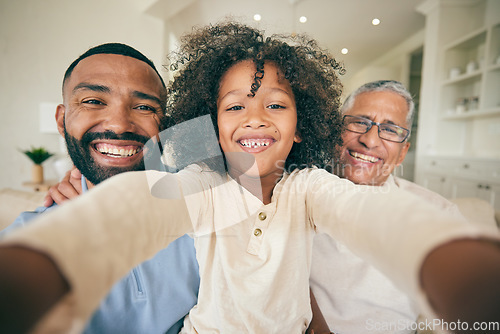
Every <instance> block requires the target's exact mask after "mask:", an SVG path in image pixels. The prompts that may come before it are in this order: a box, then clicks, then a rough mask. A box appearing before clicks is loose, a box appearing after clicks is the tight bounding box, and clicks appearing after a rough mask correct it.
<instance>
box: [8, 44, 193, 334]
mask: <svg viewBox="0 0 500 334" xmlns="http://www.w3.org/2000/svg"><path fill="white" fill-rule="evenodd" d="M165 104H166V89H165V84H164V82H163V80H162V78H161V77H160V75H159V73H158V71H157V70H156V68H155V66H154V64H153V63H152V62H151V61H150V60H149V59H148V58H146V57H145V56H144V55H143V54H142V53H140V52H139V51H137V50H135V49H133V48H131V47H129V46H127V45H124V44H118V43H109V44H103V45H99V46H96V47H94V48H91V49H89V50H88V51H87V52H85V53H84V54H82V55H81V56H80V57H79V58H78V59H76V60H75V61H74V62H73V63H72V64H71V65H70V66H69V68H68V69H67V71H66V73H65V75H64V80H63V104H60V105H58V107H57V111H56V121H57V125H58V129H59V132H60V133H61V135H63V136H64V138H65V140H66V145H67V148H68V153H69V155H70V157H71V159H72V161H73V164H74V165H75V167H76V168H77V169H78V171H79V172H81V174H82V177H81V187H82V189H83V190H84V191H86V190H87V189H90V188H92V187H93V186H94V185H97V184H99V183H100V182H103V181H104V180H106V179H108V178H109V177H111V176H113V175H116V174H119V173H122V172H126V171H137V170H144V159H143V157H144V155H145V154H147V152H146V151H147V149H146V148H145V144H146V142H147V141H148V140H149V139H150V138H153V137H156V136H157V134H158V132H159V130H161V124H162V119H163V118H164V111H165ZM55 207H56V205H53V206H51V207H50V208H46V207H41V208H38V209H37V210H36V211H34V212H24V213H22V214H21V215H20V216H19V217H18V219H16V221H15V222H14V223H13V224H12V225H11V226H9V227H8V228H7V229H5V230H4V231H2V234H3V233H8V231H10V230H12V229H15V228H18V227H19V226H22V225H24V224H26V223H28V222H29V221H30V220H31V219H33V218H35V217H36V216H37V215H39V214H40V213H43V212H45V211H46V210H51V209H53V208H55ZM89 210H91V208H89ZM137 223H138V224H140V221H139V222H137ZM198 287H199V274H198V263H197V261H196V257H195V250H194V244H193V240H192V239H191V238H190V237H188V236H187V235H185V236H183V237H181V238H179V239H177V240H176V241H175V242H174V243H172V244H171V245H170V246H169V247H168V248H166V249H164V250H162V251H161V252H159V253H158V254H157V255H156V256H155V257H154V258H152V259H151V260H149V261H146V262H143V263H141V264H140V265H139V266H137V267H136V268H134V269H133V270H132V271H131V272H129V274H128V275H127V276H126V277H124V278H123V279H122V280H121V281H120V282H118V283H117V284H115V285H114V287H113V289H112V290H111V292H110V293H109V295H108V296H107V297H106V298H105V299H104V300H103V301H102V302H101V305H100V307H99V309H97V311H96V312H95V313H94V314H93V316H92V318H91V319H90V321H89V322H88V323H87V324H86V326H85V329H84V331H83V332H84V333H131V334H132V333H133V334H136V333H177V332H179V330H180V328H181V327H182V324H183V319H184V316H185V315H186V314H187V313H188V312H189V310H190V309H191V308H192V307H193V305H195V304H196V301H197V294H198ZM56 311H57V312H64V310H56ZM58 325H60V326H64V324H58Z"/></svg>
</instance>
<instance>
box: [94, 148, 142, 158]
mask: <svg viewBox="0 0 500 334" xmlns="http://www.w3.org/2000/svg"><path fill="white" fill-rule="evenodd" d="M96 149H97V151H99V153H102V154H106V155H113V156H122V157H130V156H132V155H134V154H136V153H137V152H138V151H139V150H138V149H129V150H125V149H123V148H121V149H117V148H116V147H114V148H111V147H107V146H100V147H96Z"/></svg>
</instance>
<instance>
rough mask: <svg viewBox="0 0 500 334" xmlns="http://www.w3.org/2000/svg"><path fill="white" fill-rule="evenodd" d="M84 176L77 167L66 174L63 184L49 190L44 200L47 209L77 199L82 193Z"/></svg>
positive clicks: (60, 183)
mask: <svg viewBox="0 0 500 334" xmlns="http://www.w3.org/2000/svg"><path fill="white" fill-rule="evenodd" d="M81 178H82V174H81V173H80V171H79V170H78V169H76V168H75V167H74V168H73V169H72V170H71V171H68V172H67V173H66V175H65V176H64V177H63V179H62V180H61V182H59V183H58V184H56V185H54V186H52V187H50V188H49V191H48V192H47V195H45V198H44V200H43V205H44V206H45V207H49V206H51V205H52V204H53V203H54V202H55V203H57V204H61V203H63V202H65V201H67V200H69V199H72V198H75V197H77V196H78V195H80V194H81V193H82V182H81Z"/></svg>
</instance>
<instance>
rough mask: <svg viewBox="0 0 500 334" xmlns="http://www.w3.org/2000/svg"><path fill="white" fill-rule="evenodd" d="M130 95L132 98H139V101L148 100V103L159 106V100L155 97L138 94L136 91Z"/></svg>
mask: <svg viewBox="0 0 500 334" xmlns="http://www.w3.org/2000/svg"><path fill="white" fill-rule="evenodd" d="M132 95H133V96H134V97H137V98H139V99H144V100H150V101H153V102H156V103H158V104H159V105H161V100H160V98H158V97H157V96H154V95H151V94H147V93H143V92H139V91H137V90H134V91H133V92H132Z"/></svg>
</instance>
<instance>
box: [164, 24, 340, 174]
mask: <svg viewBox="0 0 500 334" xmlns="http://www.w3.org/2000/svg"><path fill="white" fill-rule="evenodd" d="M168 60H169V64H170V70H171V71H177V73H176V76H175V79H174V81H173V82H172V83H171V85H170V86H169V88H168V98H167V99H168V100H167V114H168V115H169V116H170V117H168V119H169V120H168V122H169V124H167V126H168V125H172V124H178V123H180V122H183V121H186V120H189V119H192V118H195V117H199V116H203V115H207V114H210V115H211V117H212V122H213V123H214V124H217V105H216V102H217V98H218V93H219V84H220V80H221V77H222V76H223V75H224V73H226V71H227V70H228V69H229V68H230V67H232V66H233V65H235V64H236V63H238V62H241V61H244V60H252V61H253V62H254V64H255V66H256V73H255V75H254V82H253V84H252V86H251V87H249V88H250V94H249V96H254V95H255V93H256V92H257V91H258V89H259V87H260V81H261V79H262V78H263V76H264V75H265V74H264V63H265V62H273V63H274V64H275V65H276V66H277V67H278V68H279V69H280V71H281V72H282V74H283V75H284V77H285V78H286V79H287V80H288V81H289V83H290V86H291V87H292V91H293V93H294V95H295V103H296V107H297V133H298V134H299V135H300V137H301V139H302V141H301V143H294V145H293V147H292V150H291V152H290V154H289V156H288V158H287V160H286V162H285V169H286V171H288V172H291V171H293V170H294V169H296V168H299V169H302V168H306V167H312V166H318V167H328V166H329V167H333V163H334V162H335V161H337V159H336V158H337V153H338V147H340V146H341V144H342V139H341V131H342V119H341V116H340V111H339V110H340V96H341V93H342V85H341V83H340V80H339V78H338V76H337V74H336V71H338V72H339V73H340V74H343V73H344V72H345V70H344V68H343V67H342V66H341V65H340V64H338V63H337V62H336V61H335V59H334V58H333V57H332V56H330V55H329V53H328V52H327V51H325V50H323V49H321V48H320V47H319V46H318V44H317V42H316V41H315V40H313V39H310V38H308V37H307V36H305V35H294V36H285V35H272V36H270V37H267V38H265V37H264V33H263V32H262V31H259V30H257V29H254V28H251V27H249V26H246V25H242V24H239V23H235V22H224V23H220V24H217V25H209V26H207V27H202V28H195V29H194V30H193V31H192V32H191V33H189V34H187V35H185V36H184V37H183V38H182V39H181V46H180V48H179V50H178V51H176V52H174V53H171V54H170V55H169V57H168ZM216 133H217V136H218V128H216Z"/></svg>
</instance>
